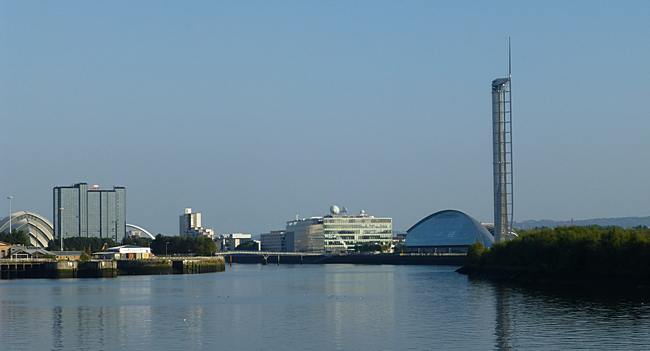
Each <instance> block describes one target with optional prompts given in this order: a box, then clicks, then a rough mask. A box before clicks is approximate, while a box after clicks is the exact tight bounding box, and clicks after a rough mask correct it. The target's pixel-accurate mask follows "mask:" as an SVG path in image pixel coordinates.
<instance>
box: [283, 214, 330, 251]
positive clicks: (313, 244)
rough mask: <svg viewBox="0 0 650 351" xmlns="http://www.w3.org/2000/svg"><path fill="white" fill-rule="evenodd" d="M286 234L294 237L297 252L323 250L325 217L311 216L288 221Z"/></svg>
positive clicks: (294, 247)
mask: <svg viewBox="0 0 650 351" xmlns="http://www.w3.org/2000/svg"><path fill="white" fill-rule="evenodd" d="M285 232H286V234H287V235H289V237H290V238H291V239H292V242H293V250H291V251H295V252H323V251H324V249H325V237H324V236H323V218H322V217H311V218H302V219H296V220H293V221H289V222H287V227H286V230H285Z"/></svg>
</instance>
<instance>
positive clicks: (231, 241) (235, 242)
mask: <svg viewBox="0 0 650 351" xmlns="http://www.w3.org/2000/svg"><path fill="white" fill-rule="evenodd" d="M249 241H253V236H252V235H251V234H248V233H230V234H224V235H222V236H221V250H222V251H233V250H235V249H236V248H237V246H239V245H241V244H243V243H246V242H249Z"/></svg>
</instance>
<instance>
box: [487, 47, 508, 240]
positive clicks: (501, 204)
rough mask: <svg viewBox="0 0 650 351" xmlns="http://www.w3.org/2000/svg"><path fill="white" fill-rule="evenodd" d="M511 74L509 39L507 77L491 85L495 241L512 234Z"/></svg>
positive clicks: (504, 238)
mask: <svg viewBox="0 0 650 351" xmlns="http://www.w3.org/2000/svg"><path fill="white" fill-rule="evenodd" d="M511 89H512V74H511V63H510V38H508V77H505V78H497V79H495V80H493V81H492V157H493V175H494V239H495V241H503V240H507V239H508V238H509V237H510V233H511V232H512V220H513V194H512V193H513V192H512V190H513V186H512V97H511V94H510V92H511Z"/></svg>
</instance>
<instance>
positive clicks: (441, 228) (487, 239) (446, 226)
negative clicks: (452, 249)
mask: <svg viewBox="0 0 650 351" xmlns="http://www.w3.org/2000/svg"><path fill="white" fill-rule="evenodd" d="M407 233H408V234H407V236H406V246H413V247H427V246H468V245H472V244H474V243H475V242H477V241H478V242H480V243H481V244H483V246H485V247H491V246H492V244H493V243H494V237H493V236H492V234H490V232H489V231H488V230H487V229H485V227H483V226H482V225H481V223H479V222H478V221H477V220H476V219H474V218H472V217H471V216H469V215H467V214H466V213H463V212H461V211H458V210H443V211H439V212H436V213H434V214H431V215H429V216H427V217H425V218H423V219H421V220H420V221H419V222H417V223H416V224H415V225H413V226H412V227H411V228H409V230H407Z"/></svg>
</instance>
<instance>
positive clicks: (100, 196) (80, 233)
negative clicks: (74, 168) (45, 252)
mask: <svg viewBox="0 0 650 351" xmlns="http://www.w3.org/2000/svg"><path fill="white" fill-rule="evenodd" d="M52 217H53V218H54V235H55V237H56V238H57V239H60V238H61V236H63V237H64V238H70V237H95V238H109V239H113V240H115V241H119V240H122V238H124V235H125V233H126V188H124V187H119V186H116V187H113V189H112V190H101V189H99V186H97V185H93V186H90V187H89V186H88V184H87V183H79V184H75V185H72V186H57V187H55V188H54V189H53V216H52Z"/></svg>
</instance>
